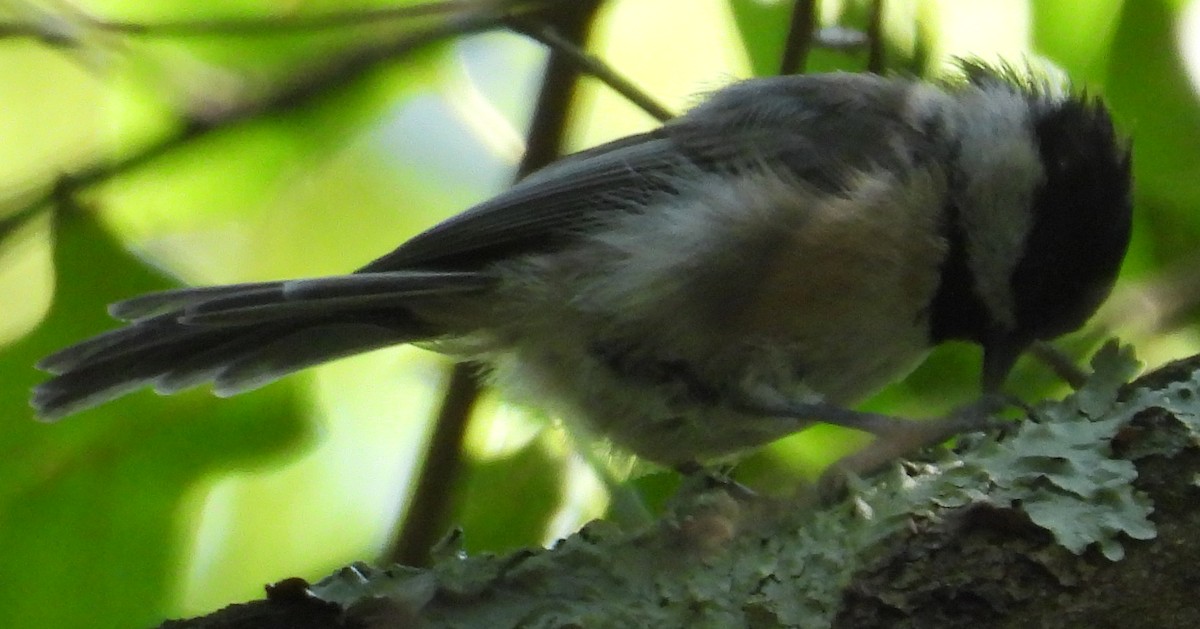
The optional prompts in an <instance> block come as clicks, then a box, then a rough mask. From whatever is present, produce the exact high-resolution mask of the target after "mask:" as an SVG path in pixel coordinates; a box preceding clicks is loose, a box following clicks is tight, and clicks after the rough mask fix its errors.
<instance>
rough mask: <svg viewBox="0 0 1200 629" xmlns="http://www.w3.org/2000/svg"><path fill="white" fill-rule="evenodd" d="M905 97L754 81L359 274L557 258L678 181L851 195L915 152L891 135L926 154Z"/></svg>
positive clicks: (551, 172)
mask: <svg viewBox="0 0 1200 629" xmlns="http://www.w3.org/2000/svg"><path fill="white" fill-rule="evenodd" d="M907 86H908V84H907V83H905V82H903V81H894V80H886V79H882V78H880V77H873V76H863V75H850V74H846V75H822V76H811V77H796V76H791V77H775V78H769V79H759V80H752V81H744V82H742V83H739V84H737V85H735V86H733V87H730V88H727V89H725V90H723V91H721V92H718V93H717V94H716V95H715V96H714V97H713V98H711V99H710V100H708V101H707V102H705V103H704V104H702V105H700V106H699V107H697V108H696V109H695V110H693V112H692V113H689V114H688V115H686V116H683V117H681V118H678V119H676V120H673V121H671V122H669V123H667V124H666V125H665V126H663V127H661V128H659V129H656V130H655V131H652V132H650V133H645V134H641V135H635V136H631V137H627V138H622V139H620V140H616V141H614V142H610V143H608V144H604V145H601V146H598V147H595V148H593V149H589V150H587V151H583V152H580V153H576V154H574V155H572V156H569V157H567V158H564V159H562V160H560V161H558V162H556V163H554V164H552V165H551V166H549V167H547V168H545V169H543V170H541V171H538V172H536V173H534V174H533V175H531V176H530V177H528V178H526V179H525V180H524V181H522V182H520V183H518V184H517V185H515V186H513V187H512V188H511V189H510V190H508V191H507V192H505V193H502V194H500V195H499V196H496V197H494V198H492V199H491V200H488V201H485V202H483V203H481V204H479V205H477V206H475V207H473V208H471V209H470V210H467V211H466V212H464V213H462V214H459V215H457V216H455V217H452V218H450V219H448V220H446V221H443V222H442V223H440V224H438V225H436V226H434V227H433V228H432V229H430V230H428V231H426V232H424V233H422V234H419V235H418V236H416V237H414V238H412V239H411V240H409V241H408V242H406V243H404V244H403V245H401V246H400V247H399V248H397V249H396V250H394V251H392V252H391V253H389V254H387V255H385V256H383V257H381V258H379V259H377V260H375V261H374V262H372V263H370V264H368V265H367V266H366V267H364V268H363V269H361V271H364V272H375V271H386V270H400V269H412V268H457V269H477V268H481V267H482V266H484V265H486V264H487V263H489V262H491V261H494V260H498V259H502V258H504V257H507V256H511V255H514V254H520V253H526V252H538V251H546V250H548V249H553V248H554V247H556V246H561V244H562V243H565V242H569V240H570V239H571V237H572V236H574V235H578V234H580V233H586V232H587V230H588V229H589V228H592V227H594V226H595V225H597V224H600V223H601V222H602V221H603V220H604V219H605V218H606V217H607V216H609V215H611V213H612V212H617V211H635V210H636V209H637V208H640V207H642V206H643V204H644V203H645V202H646V201H647V200H648V199H649V198H651V197H652V196H654V195H667V196H669V195H671V194H675V193H678V191H677V190H675V189H674V186H673V185H672V180H673V179H675V178H677V177H679V176H681V175H687V176H694V175H695V173H696V172H698V171H699V172H708V173H720V174H737V173H743V172H747V171H752V170H755V169H758V170H762V169H764V168H773V169H779V170H782V171H784V174H786V175H787V176H789V177H793V178H795V179H798V180H801V181H806V182H809V183H811V184H812V185H814V186H816V187H820V188H840V187H843V186H844V185H845V183H846V181H847V175H849V174H850V173H852V172H853V171H855V170H863V169H869V168H873V167H880V166H890V165H893V164H889V160H892V159H895V158H896V157H897V156H894V155H890V154H888V153H887V151H888V150H891V149H892V148H893V147H898V146H906V144H905V142H900V141H896V142H891V141H889V140H890V138H891V137H892V136H896V135H904V136H906V137H905V138H904V140H906V141H907V142H908V144H907V146H911V147H912V150H914V151H920V150H924V149H926V148H927V143H925V142H923V141H922V138H921V135H920V132H919V130H917V129H913V128H909V127H907V126H906V125H905V123H903V122H902V121H900V118H901V117H900V116H898V115H897V112H898V110H899V108H900V107H902V106H903V102H904V96H905V94H906V93H907V89H908V87H907ZM851 110H853V111H851ZM847 119H849V120H852V121H853V125H847V124H846V122H845V121H846V120H847ZM899 159H901V160H903V159H904V157H903V156H900V157H899Z"/></svg>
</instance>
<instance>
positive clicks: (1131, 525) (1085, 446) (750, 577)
mask: <svg viewBox="0 0 1200 629" xmlns="http://www.w3.org/2000/svg"><path fill="white" fill-rule="evenodd" d="M1130 364H1131V359H1128V358H1127V357H1124V356H1121V355H1120V352H1118V351H1116V350H1115V349H1114V348H1111V347H1110V348H1108V350H1106V351H1105V352H1102V353H1101V357H1100V358H1099V359H1098V360H1097V361H1096V363H1095V367H1096V371H1097V375H1096V376H1094V377H1093V378H1092V379H1091V380H1090V381H1089V383H1088V385H1086V386H1085V387H1084V389H1082V390H1081V391H1079V392H1077V393H1076V394H1073V395H1072V396H1070V397H1068V398H1067V399H1066V400H1063V401H1061V402H1051V403H1047V404H1043V405H1041V406H1039V407H1038V408H1037V409H1035V411H1034V413H1033V418H1032V419H1029V420H1026V421H1024V422H1021V423H1019V424H1017V425H1015V426H1014V428H1013V429H1012V430H1009V431H1007V432H1006V434H1003V435H992V436H980V437H977V438H975V439H974V440H973V441H972V443H970V444H969V445H967V446H966V447H964V448H961V449H960V450H959V451H958V452H955V453H943V456H941V457H940V458H938V459H937V460H935V461H931V462H925V463H905V464H903V465H900V464H898V465H897V466H895V467H894V468H893V469H892V470H890V471H889V472H886V473H882V474H880V475H879V476H877V477H875V478H872V479H870V483H869V484H862V485H861V486H856V487H854V488H853V489H852V490H851V494H850V495H849V496H848V497H847V498H845V499H843V500H841V501H840V502H837V503H835V504H830V505H825V506H821V505H820V504H818V503H817V502H816V501H815V500H813V499H811V498H810V497H800V498H797V499H795V500H789V501H779V500H767V499H758V498H747V497H745V496H744V495H741V494H739V493H738V492H737V491H735V490H731V489H727V488H725V487H721V486H717V487H699V488H693V489H691V490H689V491H686V492H684V494H683V495H681V496H679V497H678V498H677V499H676V501H675V504H674V505H673V507H672V508H670V509H669V512H668V513H667V514H666V515H664V516H663V517H662V518H661V519H660V520H659V521H657V522H656V523H655V524H653V525H652V526H650V527H649V528H647V529H646V530H642V531H636V532H622V531H619V530H617V529H616V527H615V526H613V525H610V524H607V523H604V522H595V523H592V524H589V525H588V526H586V527H585V528H584V529H583V530H582V531H580V532H579V533H577V534H575V535H573V536H571V537H569V538H567V539H564V540H562V541H560V542H559V543H558V544H556V545H555V546H554V548H552V549H547V550H541V549H539V550H530V551H523V552H518V553H513V554H511V555H507V556H503V557H470V558H463V557H461V556H459V555H458V554H457V553H455V552H446V553H443V554H445V555H446V557H445V558H443V559H441V560H440V561H438V562H437V563H436V564H435V565H434V566H433V567H431V568H429V569H415V568H407V567H403V566H396V567H393V568H390V569H387V570H376V569H372V568H369V567H366V566H364V565H358V566H351V567H348V568H345V569H343V570H341V571H339V572H338V573H337V574H335V575H332V576H330V577H328V578H326V579H324V580H322V581H321V582H319V583H317V584H313V585H309V584H306V583H304V582H303V581H300V580H289V581H287V582H285V583H284V584H283V585H280V586H277V587H275V588H273V589H272V590H271V592H272V593H271V595H269V596H268V597H267V598H266V599H265V600H261V601H254V602H250V603H245V604H241V605H234V606H231V607H228V608H226V609H224V610H221V611H219V612H216V613H215V614H213V615H210V616H207V617H204V618H199V619H193V620H188V621H182V622H169V623H166V624H164V625H163V627H171V628H174V629H182V628H192V627H205V628H215V627H220V628H223V629H224V628H234V627H251V626H253V627H266V628H271V627H343V628H346V627H349V628H357V627H362V628H372V629H375V628H383V627H488V628H489V629H491V628H503V627H532V626H536V627H641V626H647V627H649V626H653V627H684V626H688V627H692V626H698V627H805V628H807V627H814V628H815V627H854V628H869V627H939V628H953V627H975V628H979V627H1028V626H1036V627H1080V626H1121V627H1165V628H1170V627H1181V628H1182V627H1196V626H1200V605H1197V604H1196V594H1197V589H1196V577H1197V574H1198V573H1200V569H1198V568H1197V567H1196V566H1200V538H1198V537H1197V536H1196V535H1194V531H1196V530H1198V529H1200V500H1198V498H1200V496H1198V495H1197V492H1198V490H1197V479H1198V478H1200V445H1198V444H1200V396H1197V385H1196V382H1197V378H1198V377H1200V357H1193V358H1191V359H1188V360H1185V361H1180V362H1177V363H1173V364H1171V365H1168V366H1166V367H1164V368H1162V369H1159V370H1157V371H1155V372H1154V373H1152V374H1149V375H1147V376H1145V377H1143V378H1141V379H1139V380H1138V381H1136V382H1134V383H1133V384H1129V385H1122V384H1121V382H1123V381H1124V379H1125V378H1127V377H1128V373H1129V371H1130ZM450 550H451V551H453V549H450Z"/></svg>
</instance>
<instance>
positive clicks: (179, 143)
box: [0, 14, 502, 229]
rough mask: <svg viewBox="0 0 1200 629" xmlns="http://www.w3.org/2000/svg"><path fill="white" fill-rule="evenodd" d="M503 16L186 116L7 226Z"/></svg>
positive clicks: (42, 197)
mask: <svg viewBox="0 0 1200 629" xmlns="http://www.w3.org/2000/svg"><path fill="white" fill-rule="evenodd" d="M501 20H502V16H500V15H497V14H476V15H470V16H464V17H461V18H458V19H455V20H452V21H447V22H444V23H440V24H437V25H434V26H431V27H429V28H427V29H426V30H423V31H419V32H416V33H413V34H411V35H408V36H405V37H401V38H399V39H396V40H394V41H390V42H386V43H383V44H377V45H373V46H370V47H367V48H363V49H360V50H356V51H354V52H353V54H350V55H348V56H346V57H342V58H340V59H336V60H334V61H332V62H328V63H326V64H325V65H323V66H318V67H314V68H312V69H309V70H307V71H304V72H298V73H296V74H294V75H293V76H294V77H297V78H296V79H295V80H293V81H292V82H290V83H284V84H283V85H281V86H279V87H278V88H277V89H276V90H275V91H274V92H273V93H272V94H270V95H268V96H267V97H265V98H262V99H259V100H255V101H252V102H247V103H242V104H241V105H240V106H231V107H228V108H225V109H222V110H221V111H220V113H219V114H215V115H211V116H206V117H203V118H200V117H193V118H191V119H188V120H185V121H184V122H183V124H181V125H180V126H179V128H178V129H176V130H175V132H174V133H172V134H170V135H167V136H164V137H161V138H159V139H158V140H156V141H154V142H152V143H150V144H148V145H146V146H144V147H142V148H141V149H140V150H138V151H136V152H134V153H132V154H130V155H128V156H126V157H123V158H120V159H116V160H113V161H110V162H98V163H94V164H91V165H88V166H85V167H83V168H80V169H78V170H75V171H72V172H70V173H69V174H66V175H63V176H62V177H60V178H59V179H58V180H56V181H55V183H54V184H53V185H52V186H48V189H46V190H44V191H43V192H42V193H41V194H39V195H37V196H36V197H35V198H33V199H32V200H30V201H27V202H26V203H25V205H23V206H22V207H21V208H20V209H17V210H15V211H13V212H11V213H9V214H8V216H7V217H6V219H5V222H6V224H7V225H6V226H8V227H9V228H10V229H12V228H15V227H16V226H19V225H21V224H24V222H25V221H27V220H29V219H30V218H33V217H34V216H36V215H38V214H39V213H40V212H41V211H44V210H46V209H48V208H49V207H50V206H51V204H52V201H53V195H54V187H55V186H59V185H63V184H66V185H69V186H70V188H71V189H72V190H74V191H79V190H82V189H84V188H87V187H90V186H93V185H96V184H98V183H102V182H104V181H107V180H109V179H111V178H113V177H115V176H117V175H120V174H122V173H126V172H130V171H133V170H136V169H138V168H140V167H142V166H144V165H146V164H148V163H150V162H152V161H154V160H155V159H158V158H159V157H162V156H163V155H166V154H168V153H171V152H172V151H174V150H176V149H179V148H181V147H183V146H185V145H187V144H189V143H190V142H192V141H194V140H196V139H197V138H200V137H203V136H206V135H208V134H209V133H211V132H213V131H215V130H218V129H224V128H228V127H231V126H233V125H236V124H240V123H243V122H247V121H250V120H254V119H258V118H262V117H265V116H268V115H274V114H278V113H280V112H283V111H288V110H292V109H295V108H297V107H300V106H302V105H305V104H308V103H310V102H312V101H313V100H314V99H316V98H317V97H319V96H321V95H322V94H326V93H329V92H330V91H333V90H336V89H338V88H339V87H341V86H343V85H346V84H348V83H350V82H352V81H354V80H356V79H358V78H359V77H361V76H362V75H363V74H365V73H366V72H368V71H370V70H371V69H373V68H375V67H376V66H378V65H379V64H380V63H383V62H386V61H390V60H393V59H396V58H398V57H402V56H405V55H408V54H411V53H413V52H416V51H417V50H419V49H421V48H424V47H425V46H428V45H431V44H435V43H437V42H440V41H442V40H444V39H447V38H449V37H456V36H459V35H464V34H469V33H477V32H482V31H487V30H492V29H495V28H499V27H500V26H502V22H501ZM0 205H3V204H0Z"/></svg>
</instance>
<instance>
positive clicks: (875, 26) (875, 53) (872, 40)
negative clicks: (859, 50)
mask: <svg viewBox="0 0 1200 629" xmlns="http://www.w3.org/2000/svg"><path fill="white" fill-rule="evenodd" d="M867 42H868V43H869V47H868V48H867V72H872V73H874V74H882V73H883V70H884V68H885V67H886V65H887V59H886V55H885V51H884V48H883V0H872V2H871V13H870V15H869V16H868V18H867Z"/></svg>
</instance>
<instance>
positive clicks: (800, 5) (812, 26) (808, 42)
mask: <svg viewBox="0 0 1200 629" xmlns="http://www.w3.org/2000/svg"><path fill="white" fill-rule="evenodd" d="M816 27H817V3H816V2H815V0H796V4H795V5H794V6H793V7H792V20H791V22H790V23H789V25H788V34H787V40H786V42H785V43H784V45H783V56H782V58H781V59H780V60H779V73H780V74H797V73H800V72H803V71H804V69H805V67H807V65H808V54H809V53H810V52H811V51H812V45H813V32H814V31H815V30H816Z"/></svg>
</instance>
